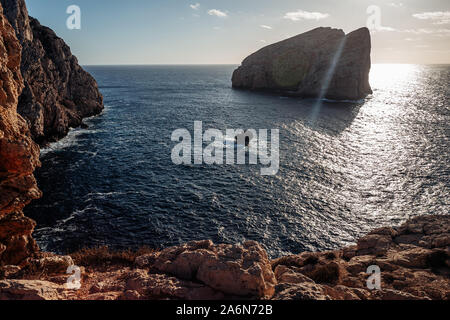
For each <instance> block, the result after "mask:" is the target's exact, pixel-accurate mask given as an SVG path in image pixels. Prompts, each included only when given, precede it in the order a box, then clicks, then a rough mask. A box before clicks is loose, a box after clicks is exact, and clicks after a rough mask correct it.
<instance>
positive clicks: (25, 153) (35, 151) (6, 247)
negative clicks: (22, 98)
mask: <svg viewBox="0 0 450 320" xmlns="http://www.w3.org/2000/svg"><path fill="white" fill-rule="evenodd" d="M20 61H21V46H20V43H19V41H18V40H17V38H16V34H15V32H14V29H13V28H12V26H11V25H10V23H9V22H8V20H7V19H6V18H5V17H4V15H3V9H2V7H1V6H0V265H5V264H20V263H21V262H22V261H23V260H24V259H25V258H27V257H28V256H29V255H30V254H31V253H33V252H35V251H36V250H37V247H36V244H35V242H34V240H33V239H32V237H31V233H32V231H33V229H34V226H35V223H34V221H32V220H31V219H29V218H27V217H25V216H24V215H23V213H22V209H23V207H24V206H25V205H26V204H27V203H28V202H30V201H31V200H32V199H36V198H38V197H40V195H41V193H40V191H39V190H38V188H37V186H36V180H35V179H34V176H33V171H34V169H35V168H36V167H37V166H38V165H39V164H40V163H39V147H38V146H37V145H36V144H35V143H34V142H33V140H32V139H31V137H30V132H29V130H28V126H27V123H26V121H25V120H24V119H23V118H22V117H21V116H20V115H18V114H17V110H16V109H17V103H18V99H19V95H20V93H21V92H22V88H23V79H22V75H21V72H20Z"/></svg>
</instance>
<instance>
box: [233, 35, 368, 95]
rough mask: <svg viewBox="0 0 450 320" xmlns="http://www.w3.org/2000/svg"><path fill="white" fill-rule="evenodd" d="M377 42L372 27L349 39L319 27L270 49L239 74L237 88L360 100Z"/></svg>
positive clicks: (256, 55) (244, 65)
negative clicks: (374, 44)
mask: <svg viewBox="0 0 450 320" xmlns="http://www.w3.org/2000/svg"><path fill="white" fill-rule="evenodd" d="M370 53H371V38H370V32H369V30H368V29H367V28H361V29H358V30H356V31H353V32H351V33H349V34H347V35H346V34H345V33H344V31H342V30H340V29H332V28H317V29H314V30H311V31H308V32H306V33H303V34H300V35H297V36H295V37H293V38H290V39H287V40H284V41H281V42H278V43H275V44H272V45H269V46H267V47H264V48H262V49H261V50H259V51H257V52H256V53H254V54H252V55H250V56H249V57H247V58H246V59H245V60H244V61H243V62H242V65H241V66H240V67H239V68H238V69H236V70H235V71H234V73H233V78H232V83H233V88H236V89H249V90H254V91H268V92H274V93H281V94H287V95H292V96H299V97H314V98H321V99H322V98H326V99H332V100H359V99H363V98H365V97H366V96H367V95H369V94H371V93H372V89H371V87H370V84H369V72H370V67H371V59H370Z"/></svg>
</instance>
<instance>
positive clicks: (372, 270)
mask: <svg viewBox="0 0 450 320" xmlns="http://www.w3.org/2000/svg"><path fill="white" fill-rule="evenodd" d="M366 273H367V274H368V275H369V278H368V279H367V289H369V290H381V269H380V267H379V266H377V265H372V266H369V267H368V268H367V272H366Z"/></svg>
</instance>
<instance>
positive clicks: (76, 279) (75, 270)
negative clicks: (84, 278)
mask: <svg viewBox="0 0 450 320" xmlns="http://www.w3.org/2000/svg"><path fill="white" fill-rule="evenodd" d="M66 273H67V274H69V275H70V276H69V278H67V281H66V285H65V288H66V289H68V290H79V289H80V288H81V268H80V267H78V266H75V265H72V266H70V267H68V268H67V271H66Z"/></svg>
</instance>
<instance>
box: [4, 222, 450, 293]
mask: <svg viewBox="0 0 450 320" xmlns="http://www.w3.org/2000/svg"><path fill="white" fill-rule="evenodd" d="M449 228H450V216H425V217H418V218H414V219H412V220H410V221H408V222H407V223H405V224H404V225H403V226H401V227H399V228H389V227H385V228H381V229H377V230H375V231H373V232H371V233H370V234H368V235H367V236H365V237H363V238H361V239H360V240H359V241H358V244H357V245H355V246H352V247H348V248H344V249H341V250H335V251H328V252H303V253H301V254H298V255H291V256H286V257H282V258H279V259H275V260H273V261H269V260H268V258H267V254H266V252H265V251H264V250H263V249H262V248H261V246H260V245H259V244H258V243H256V242H253V241H250V242H246V243H244V244H241V245H224V244H220V245H215V244H213V243H212V242H211V241H196V242H190V243H187V244H184V245H181V246H176V247H171V248H167V249H165V250H162V251H161V252H153V253H148V254H145V255H142V256H138V257H137V258H136V259H135V262H134V263H131V264H130V265H128V266H123V265H114V264H109V263H108V264H106V265H105V266H103V267H98V266H96V267H92V266H87V265H86V266H84V267H86V268H84V267H81V268H80V270H81V284H82V286H81V288H80V290H67V289H63V288H62V287H63V286H64V284H65V283H66V282H67V279H68V275H67V274H64V272H62V271H63V270H64V269H65V267H67V266H68V265H69V264H70V263H72V261H71V259H70V258H69V257H64V258H58V257H55V256H49V257H47V259H44V260H43V259H37V260H33V261H34V262H33V261H32V262H31V265H33V268H30V267H29V266H28V267H27V269H23V270H22V274H26V275H27V277H28V278H29V280H26V281H19V282H17V280H13V278H17V275H20V271H18V270H17V268H14V267H4V268H3V273H2V272H1V271H2V270H1V269H2V268H0V278H1V277H2V275H3V278H4V279H5V280H4V281H0V300H1V299H24V298H30V297H32V298H33V299H41V298H45V299H55V294H56V295H57V297H56V298H57V299H74V300H78V299H82V300H83V299H85V300H118V299H120V300H145V299H164V300H165V299H173V300H222V299H274V300H449V299H450V251H449V250H450V248H449V243H450V230H449ZM75 264H77V261H75ZM44 266H47V267H44ZM49 266H52V267H51V268H50V267H49ZM369 266H378V267H379V268H380V270H381V287H380V288H379V289H373V290H371V289H369V288H368V286H367V280H368V279H369V275H370V274H368V273H367V270H368V267H369ZM42 268H44V270H43V269H42ZM58 271H59V272H60V273H58ZM33 274H36V275H37V276H36V277H35V278H33V277H32V275H33ZM43 274H44V275H45V276H44V277H43V276H42V275H43ZM8 275H9V276H8ZM8 278H9V279H12V280H8ZM36 281H41V282H39V285H40V286H42V287H39V285H38V286H37V287H36V284H37V283H38V282H36ZM39 288H40V290H38V289H39Z"/></svg>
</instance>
